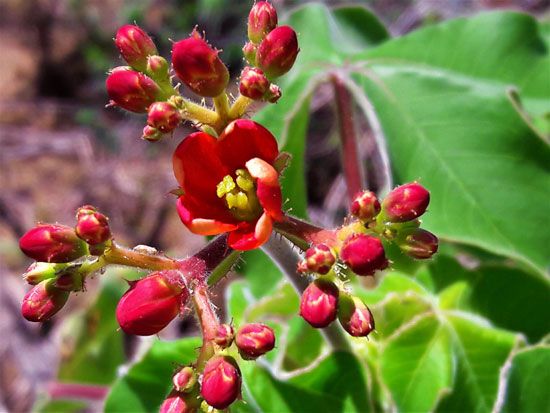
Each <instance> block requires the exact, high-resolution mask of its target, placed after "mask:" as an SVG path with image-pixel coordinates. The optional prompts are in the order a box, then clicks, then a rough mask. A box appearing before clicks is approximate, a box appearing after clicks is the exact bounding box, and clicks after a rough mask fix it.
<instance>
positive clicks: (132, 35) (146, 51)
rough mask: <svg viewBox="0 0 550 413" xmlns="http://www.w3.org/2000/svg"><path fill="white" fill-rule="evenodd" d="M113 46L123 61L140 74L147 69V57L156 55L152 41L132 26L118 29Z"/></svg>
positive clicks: (136, 27)
mask: <svg viewBox="0 0 550 413" xmlns="http://www.w3.org/2000/svg"><path fill="white" fill-rule="evenodd" d="M115 44H116V47H117V48H118V50H119V51H120V54H121V55H122V57H123V58H124V60H126V62H127V63H128V64H129V65H130V66H132V67H133V68H134V69H136V70H139V71H141V72H143V71H145V68H146V67H147V57H148V56H150V55H155V54H157V47H156V46H155V43H153V40H152V39H151V38H150V37H149V36H148V35H147V33H145V32H144V31H143V30H142V29H141V28H139V27H138V26H134V25H132V24H127V25H124V26H122V27H121V28H120V29H118V31H117V33H116V37H115Z"/></svg>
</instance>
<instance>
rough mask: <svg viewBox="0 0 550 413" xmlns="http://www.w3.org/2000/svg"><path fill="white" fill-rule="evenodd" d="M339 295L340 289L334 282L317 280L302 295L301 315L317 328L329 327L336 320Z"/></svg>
mask: <svg viewBox="0 0 550 413" xmlns="http://www.w3.org/2000/svg"><path fill="white" fill-rule="evenodd" d="M338 295H339V290H338V287H336V285H335V284H334V283H333V282H331V281H328V280H325V279H323V278H318V279H316V280H315V281H313V282H312V283H311V284H309V286H308V287H307V288H306V289H305V291H304V293H303V294H302V299H301V301H300V315H301V316H302V317H303V318H304V320H306V321H307V322H308V323H309V324H311V325H312V326H313V327H315V328H323V327H326V326H328V325H329V324H330V323H332V322H333V321H334V320H335V319H336V311H337V308H338Z"/></svg>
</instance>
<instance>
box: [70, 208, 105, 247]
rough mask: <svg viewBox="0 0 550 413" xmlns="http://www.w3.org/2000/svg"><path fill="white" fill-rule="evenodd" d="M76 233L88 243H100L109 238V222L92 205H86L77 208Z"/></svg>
mask: <svg viewBox="0 0 550 413" xmlns="http://www.w3.org/2000/svg"><path fill="white" fill-rule="evenodd" d="M76 216H77V222H76V228H75V231H76V235H78V237H79V238H80V239H83V240H84V241H86V242H87V243H88V244H90V245H97V244H101V243H103V242H105V241H107V240H108V239H110V238H111V230H110V229H109V222H108V219H107V217H106V216H105V215H103V214H102V213H101V212H98V211H97V210H96V209H95V208H94V207H93V206H90V205H86V206H83V207H81V208H79V209H78V211H77V213H76Z"/></svg>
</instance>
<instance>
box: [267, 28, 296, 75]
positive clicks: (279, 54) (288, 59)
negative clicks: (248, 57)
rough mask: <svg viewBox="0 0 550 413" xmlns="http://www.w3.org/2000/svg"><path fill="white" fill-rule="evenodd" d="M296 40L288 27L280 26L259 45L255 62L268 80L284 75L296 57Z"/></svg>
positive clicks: (293, 32) (292, 31)
mask: <svg viewBox="0 0 550 413" xmlns="http://www.w3.org/2000/svg"><path fill="white" fill-rule="evenodd" d="M299 51H300V50H299V49H298V38H297V37H296V32H295V31H294V30H292V28H291V27H289V26H280V27H277V28H276V29H274V30H273V31H272V32H271V33H269V34H268V35H267V36H266V38H265V39H264V40H263V41H262V43H260V46H259V47H258V53H257V56H256V60H257V63H258V67H259V68H260V69H262V70H263V71H264V73H265V75H266V76H267V77H268V78H269V79H273V78H276V77H279V76H282V75H284V74H285V73H286V72H288V71H289V70H290V69H291V68H292V66H293V65H294V61H295V60H296V56H298V52H299Z"/></svg>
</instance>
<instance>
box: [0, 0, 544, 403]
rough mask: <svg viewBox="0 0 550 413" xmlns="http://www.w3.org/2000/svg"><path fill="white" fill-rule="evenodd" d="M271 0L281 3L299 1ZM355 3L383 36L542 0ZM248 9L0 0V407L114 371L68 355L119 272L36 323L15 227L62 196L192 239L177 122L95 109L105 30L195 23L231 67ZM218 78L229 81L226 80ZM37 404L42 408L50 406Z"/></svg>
mask: <svg viewBox="0 0 550 413" xmlns="http://www.w3.org/2000/svg"><path fill="white" fill-rule="evenodd" d="M273 3H274V4H275V6H276V7H277V9H278V10H279V11H280V12H281V13H280V14H281V15H284V13H285V11H286V10H289V9H290V8H292V7H295V6H297V5H299V4H301V3H304V2H300V1H290V0H289V1H286V0H274V1H273ZM325 3H327V4H330V5H337V4H342V3H344V2H340V1H325ZM346 3H347V2H346ZM359 3H362V4H365V5H366V6H368V7H369V8H371V9H372V10H373V11H374V12H375V13H376V14H377V15H378V16H379V17H380V18H381V19H382V20H383V21H384V22H385V23H386V25H387V27H388V28H389V30H390V32H391V33H392V34H393V35H394V36H398V35H401V34H404V33H407V32H409V31H410V30H412V29H414V28H416V27H418V26H421V25H427V24H431V23H434V22H437V21H441V20H445V19H449V18H453V17H456V16H461V15H470V14H474V13H478V12H480V11H482V10H486V9H494V8H507V9H516V10H522V11H525V12H528V13H531V14H535V15H538V16H542V15H544V14H545V13H548V9H549V7H550V1H549V0H516V1H514V0H417V1H415V0H369V1H363V2H359ZM249 9H250V2H248V1H245V2H242V1H238V2H237V1H228V0H195V1H187V0H132V1H131V0H0V45H1V50H2V57H1V59H0V145H1V146H0V147H1V149H0V331H1V332H2V338H1V339H0V412H24V411H29V410H31V408H32V406H33V405H35V403H40V400H41V398H44V397H45V396H44V395H49V396H55V395H56V394H59V393H63V391H64V389H63V387H62V386H59V385H56V384H55V383H56V382H55V381H54V378H56V377H57V378H58V379H62V378H63V375H64V374H65V375H71V377H73V378H74V377H75V375H76V376H78V374H79V373H78V370H79V369H90V368H91V369H92V370H93V369H94V368H96V369H97V372H96V373H97V374H96V376H94V377H95V379H94V380H88V381H90V382H91V383H101V382H102V380H101V378H102V375H104V376H109V375H113V374H115V373H116V371H111V370H112V367H108V368H107V367H106V368H105V369H102V367H101V364H98V365H96V366H95V367H94V366H90V362H89V359H86V358H84V359H82V358H80V359H79V358H78V355H77V354H75V351H74V349H75V348H76V347H79V346H81V345H82V340H83V342H84V343H85V342H86V334H89V333H90V331H93V327H94V317H99V316H100V314H99V313H97V312H98V311H99V312H103V311H111V314H112V311H113V309H114V305H116V296H120V294H122V291H123V289H124V286H123V284H122V283H118V284H117V283H116V282H113V283H114V284H113V285H109V286H107V287H105V286H103V287H102V290H101V291H102V293H101V295H100V297H99V300H101V299H105V300H107V299H108V298H109V297H110V296H111V295H112V296H113V297H114V298H112V299H111V300H110V301H111V302H112V306H113V308H108V309H105V306H103V307H102V306H99V305H97V301H95V300H97V294H95V293H94V294H84V293H83V294H79V295H77V296H76V297H74V298H73V299H71V301H70V303H69V306H68V308H65V309H64V310H63V311H62V312H61V313H60V314H59V315H58V316H57V317H56V318H55V319H54V321H51V322H48V323H45V324H44V325H35V324H32V323H29V322H27V321H25V320H24V319H23V318H22V317H21V316H20V313H19V307H20V301H21V298H22V297H23V295H24V293H25V292H26V290H27V286H26V285H25V283H24V282H23V281H22V279H21V278H20V275H21V274H22V273H23V272H24V270H25V268H26V267H27V266H28V265H29V264H30V260H29V259H27V258H25V257H24V256H23V255H22V253H21V252H20V251H19V249H18V246H17V240H18V238H19V237H20V236H21V235H22V234H23V233H24V232H25V231H26V230H28V229H29V228H31V227H32V226H33V225H34V224H35V223H36V222H37V221H44V222H56V221H57V222H60V223H66V224H69V225H72V223H73V222H74V213H75V210H76V208H77V207H78V206H81V205H83V204H93V205H95V206H97V207H98V208H99V209H100V210H101V211H102V212H104V213H105V214H106V215H108V216H109V217H110V218H111V225H112V228H113V231H114V233H115V234H116V237H117V239H118V240H119V241H120V242H121V243H123V244H126V245H129V246H134V245H138V244H147V245H151V246H154V247H155V248H157V249H159V250H161V251H166V252H168V253H172V254H174V255H177V256H185V255H186V254H189V253H191V252H193V251H195V250H196V249H197V248H198V247H200V245H202V243H203V240H202V239H200V237H196V236H193V235H191V234H190V233H189V232H188V231H187V230H186V229H185V227H184V226H183V225H182V224H181V223H180V221H179V219H178V217H177V215H176V213H175V208H174V202H173V197H172V196H170V195H168V192H169V191H170V190H171V189H173V188H174V186H175V180H174V179H173V176H172V171H171V160H170V158H171V153H172V151H173V149H174V147H175V146H176V145H177V143H178V142H179V141H180V140H181V138H182V137H183V136H185V134H186V133H187V132H188V131H186V130H185V127H182V128H180V129H179V130H178V131H177V132H176V133H175V135H174V137H173V138H172V139H167V140H164V141H162V142H161V143H157V144H150V143H147V142H145V141H142V140H140V139H139V137H140V135H141V130H142V128H143V126H144V122H145V118H144V117H143V116H137V115H129V114H128V113H126V112H123V111H120V110H117V109H113V108H105V107H104V106H105V104H106V103H107V96H106V93H105V88H104V81H105V77H106V72H107V71H108V70H109V68H111V67H114V66H117V65H122V64H123V62H122V61H121V59H120V58H119V56H118V55H117V51H116V50H115V47H114V45H113V42H112V37H113V35H114V33H115V32H116V29H117V28H118V26H120V25H122V24H125V23H128V22H136V23H137V24H139V25H140V26H142V27H143V28H144V29H145V30H146V31H147V32H149V33H150V34H152V35H153V36H154V38H155V40H156V41H157V45H158V47H159V50H160V52H161V54H163V55H164V56H166V57H168V56H169V51H170V39H174V40H177V39H180V38H182V37H184V36H186V35H187V34H188V33H189V32H190V31H191V30H192V28H193V26H194V25H195V24H198V26H199V28H200V30H204V31H205V32H206V34H207V39H208V40H209V42H210V43H211V44H212V45H214V46H216V47H218V48H221V49H223V53H222V58H223V59H224V61H225V62H226V64H227V65H228V66H229V68H230V71H231V73H232V76H233V77H234V78H236V77H237V76H238V74H239V72H240V70H241V68H242V54H241V50H240V49H241V47H242V45H243V43H244V41H245V37H246V32H245V31H246V28H245V21H246V16H247V13H248V11H249ZM232 84H233V88H234V91H236V89H237V87H236V86H237V85H236V82H232ZM330 93H331V91H330V90H328V91H327V93H318V94H317V95H316V96H315V98H314V100H313V102H312V108H311V110H312V111H313V112H314V117H316V118H317V119H319V122H311V123H310V124H311V126H310V132H309V138H308V139H309V142H310V145H309V148H308V152H307V157H308V165H309V166H308V179H309V180H310V182H311V183H314V184H312V185H309V188H311V189H310V191H312V192H311V193H310V194H308V196H309V199H310V201H311V211H310V213H311V216H312V218H313V220H314V221H318V222H319V223H324V224H327V223H328V224H330V223H331V222H333V221H334V219H335V217H336V215H337V214H338V213H339V208H341V206H342V199H343V197H344V195H345V192H343V191H342V186H341V182H342V181H341V179H340V180H338V175H339V171H340V165H339V157H338V153H337V146H336V145H335V144H331V141H330V140H327V139H325V135H327V133H326V131H327V127H328V128H329V129H330V128H334V121H333V115H332V113H333V108H332V106H331V101H332V96H331V95H330ZM315 165H316V167H315ZM120 271H123V270H120ZM124 276H127V277H128V278H132V277H136V276H139V274H130V273H128V274H124ZM97 283H98V281H97V280H94V281H92V282H91V283H89V284H88V289H89V290H91V291H94V292H95V289H96V288H97V285H95V284H97ZM220 296H221V294H220ZM90 308H91V310H90ZM94 309H95V310H94ZM94 311H96V313H94ZM69 315H70V316H69ZM78 317H80V318H78ZM111 317H112V315H111ZM113 322H114V320H113ZM113 326H114V327H113V328H116V325H115V324H113ZM193 332H194V321H193V320H192V319H183V320H180V321H178V323H172V324H171V326H170V327H169V328H168V329H166V330H165V331H164V332H163V337H167V338H169V337H176V336H181V335H189V334H193ZM109 337H110V336H109ZM109 339H110V338H109ZM79 340H81V341H79ZM117 340H119V341H120V342H121V343H122V344H121V345H120V346H119V344H120V343H118V342H117V344H116V345H115V346H114V347H112V349H114V348H119V347H120V348H121V349H122V350H121V352H120V354H118V353H117V352H116V351H112V352H111V354H109V357H117V358H118V359H119V361H120V362H121V363H122V362H124V361H125V360H127V359H128V357H131V356H132V355H133V354H134V352H135V349H136V345H135V343H134V342H133V339H131V338H129V337H123V333H122V332H120V333H119V334H118V338H117ZM79 343H80V344H79ZM87 351H88V353H90V354H92V355H94V354H95V357H96V359H97V360H98V363H100V360H101V359H102V358H105V357H106V355H105V354H99V353H97V352H96V353H94V349H93V348H91V349H88V350H87ZM67 360H68V361H69V363H65V364H64V367H63V369H65V370H63V371H61V372H59V373H58V365H59V362H60V361H67ZM114 364H116V363H111V365H114ZM119 364H120V363H119ZM71 369H72V370H73V371H69V370H71ZM109 369H111V370H109ZM75 371H77V373H75ZM67 377H68V376H67ZM103 390H104V389H102V388H101V387H97V388H92V389H91V390H90V389H84V390H83V391H88V392H90V393H89V394H88V396H89V397H90V399H92V400H93V399H94V398H95V399H98V400H101V398H102V394H103V393H102V391H103ZM94 392H95V393H94ZM37 406H38V405H37ZM92 406H93V405H92ZM98 406H100V405H99V404H98ZM43 410H49V411H55V410H56V409H55V405H52V404H50V405H49V406H48V407H44V408H43Z"/></svg>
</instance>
